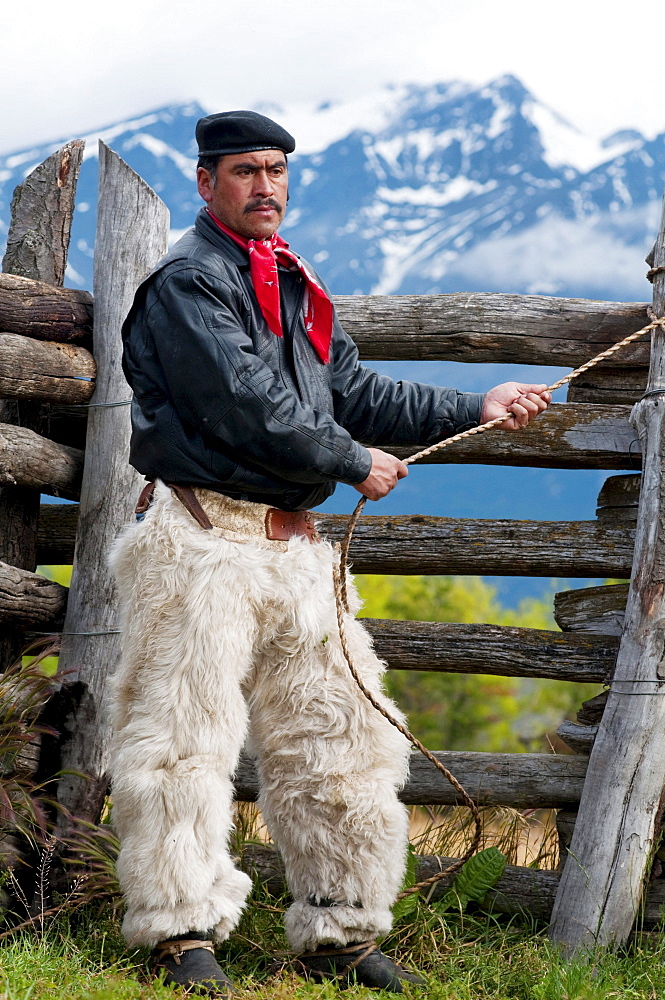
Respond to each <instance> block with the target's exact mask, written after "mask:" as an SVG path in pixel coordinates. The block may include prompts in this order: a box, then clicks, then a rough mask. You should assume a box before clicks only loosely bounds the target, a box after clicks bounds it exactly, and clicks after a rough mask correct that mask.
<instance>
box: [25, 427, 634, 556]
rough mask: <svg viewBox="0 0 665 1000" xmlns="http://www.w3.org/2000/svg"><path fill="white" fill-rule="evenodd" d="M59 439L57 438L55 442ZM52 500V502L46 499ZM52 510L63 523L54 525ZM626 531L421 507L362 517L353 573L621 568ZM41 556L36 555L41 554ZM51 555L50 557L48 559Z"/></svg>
mask: <svg viewBox="0 0 665 1000" xmlns="http://www.w3.org/2000/svg"><path fill="white" fill-rule="evenodd" d="M58 447H63V446H58ZM47 506H49V507H50V506H51V505H47ZM48 517H49V518H50V519H51V520H49V521H48V522H47V523H46V524H45V526H44V529H43V530H42V531H41V532H40V541H39V546H40V552H41V553H44V552H46V551H49V552H51V553H52V556H53V558H55V555H58V554H60V555H61V556H62V558H59V559H55V561H56V562H67V561H69V560H68V556H69V553H70V552H71V544H72V534H71V533H72V532H73V531H74V523H75V514H74V513H73V510H72V509H71V508H70V509H69V510H68V511H67V512H66V513H65V512H63V511H62V510H61V509H58V507H54V509H53V510H51V511H49V512H48ZM58 518H63V519H65V520H66V522H67V523H66V525H62V526H59V527H57V528H56V526H55V525H56V521H57V519H58ZM317 523H318V525H319V528H320V530H321V531H322V533H323V534H324V535H326V536H327V537H328V538H330V539H331V541H339V540H340V539H341V538H342V537H343V535H344V532H345V530H346V524H347V519H346V517H344V516H343V515H341V514H325V515H324V514H322V515H320V516H319V517H317ZM632 544H633V533H632V531H631V530H630V529H624V528H614V527H612V528H603V527H601V526H599V524H598V522H597V521H490V520H484V519H479V520H476V519H472V518H448V517H430V516H425V515H419V514H416V515H400V516H383V517H381V516H379V515H376V514H373V515H371V516H367V517H364V518H361V520H360V523H359V525H358V527H357V529H356V532H355V534H354V538H353V543H352V546H351V560H352V563H353V570H354V572H356V573H396V574H400V575H401V574H407V575H408V574H411V573H416V574H432V575H442V574H444V575H445V574H447V573H459V574H476V573H482V574H497V575H502V576H521V575H522V576H551V575H559V576H621V575H624V576H627V575H628V573H629V572H630V564H631V554H632ZM44 561H45V560H44V559H43V558H41V556H40V562H44ZM49 561H53V560H49Z"/></svg>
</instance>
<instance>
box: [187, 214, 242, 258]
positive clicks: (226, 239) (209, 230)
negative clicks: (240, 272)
mask: <svg viewBox="0 0 665 1000" xmlns="http://www.w3.org/2000/svg"><path fill="white" fill-rule="evenodd" d="M194 229H195V230H196V232H197V233H198V234H199V236H202V237H203V239H204V240H207V241H208V243H212V245H213V246H214V247H216V248H217V249H218V250H221V251H223V253H224V256H225V257H226V259H227V260H230V261H231V262H232V263H233V264H237V265H238V267H249V254H248V253H247V252H246V251H245V250H243V249H242V247H241V246H239V245H238V244H237V243H236V242H235V241H234V240H232V239H231V237H230V236H227V235H226V233H224V232H222V230H221V229H220V228H219V226H216V225H215V223H214V222H213V221H212V219H211V218H210V216H209V215H208V213H207V212H206V210H205V208H202V209H201V211H200V212H199V214H198V215H197V216H196V221H195V223H194Z"/></svg>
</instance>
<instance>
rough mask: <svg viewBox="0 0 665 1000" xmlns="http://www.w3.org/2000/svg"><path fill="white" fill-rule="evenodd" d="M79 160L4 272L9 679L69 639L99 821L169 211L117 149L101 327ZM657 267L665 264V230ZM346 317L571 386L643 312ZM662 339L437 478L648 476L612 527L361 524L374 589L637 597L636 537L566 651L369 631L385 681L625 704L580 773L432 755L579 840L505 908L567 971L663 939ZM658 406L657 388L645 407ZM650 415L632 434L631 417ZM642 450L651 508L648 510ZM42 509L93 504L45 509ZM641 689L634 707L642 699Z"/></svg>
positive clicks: (501, 298)
mask: <svg viewBox="0 0 665 1000" xmlns="http://www.w3.org/2000/svg"><path fill="white" fill-rule="evenodd" d="M81 155H82V144H81V143H71V144H69V145H68V146H67V147H64V149H63V150H60V151H59V152H58V153H56V154H54V156H52V157H51V158H50V159H49V160H47V161H46V162H45V163H44V164H42V165H41V166H40V167H38V168H37V169H36V170H35V171H34V172H33V173H32V174H31V175H30V176H29V177H28V178H27V179H26V181H25V182H24V184H23V185H22V186H21V187H20V188H18V189H17V194H16V195H15V198H14V202H13V205H12V209H13V216H12V224H11V230H10V234H9V243H8V251H7V255H6V256H5V260H4V265H3V267H4V273H3V274H2V275H0V330H1V331H3V332H0V396H2V397H3V399H4V401H3V402H2V403H0V420H1V421H2V422H0V484H2V486H1V488H0V558H1V559H2V562H0V621H1V622H2V625H3V635H4V638H3V641H2V644H1V645H0V652H1V653H2V657H3V660H4V662H5V663H6V662H10V661H11V660H12V659H13V658H15V657H16V655H17V653H18V652H20V650H21V649H22V648H23V647H24V646H25V643H26V634H27V633H29V632H30V631H31V630H32V631H38V632H51V631H54V632H59V633H61V635H62V653H61V666H62V667H63V668H64V669H66V670H67V671H69V672H70V673H69V676H70V678H73V679H74V683H72V682H71V681H70V683H69V691H70V702H69V709H68V715H67V717H66V718H63V719H62V720H61V722H62V734H63V737H62V741H61V747H60V752H59V754H58V759H57V760H50V761H42V762H41V765H40V767H41V773H42V774H43V773H45V772H48V771H49V768H50V773H54V772H55V771H56V770H58V769H59V768H65V769H71V770H76V771H81V772H84V773H85V774H87V775H88V776H89V777H88V779H87V780H83V779H82V778H79V777H76V776H73V775H69V776H65V777H62V778H61V779H60V784H59V793H58V794H59V799H60V802H61V803H62V805H64V806H65V807H66V808H67V809H68V810H70V811H71V813H72V814H74V815H76V816H79V817H82V818H84V819H87V820H90V821H93V822H94V821H95V820H96V819H97V818H98V816H99V811H100V809H101V806H102V803H103V799H104V795H105V794H106V788H107V783H106V776H105V770H106V761H107V744H108V723H107V721H106V715H105V710H104V699H105V692H106V685H107V680H108V677H109V674H110V672H111V671H112V669H113V665H114V662H115V661H116V658H117V655H118V643H119V636H118V619H117V611H116V600H115V595H114V592H113V584H112V581H111V578H110V575H109V572H108V569H107V567H106V562H105V558H104V553H105V551H106V549H107V548H108V546H109V544H110V542H111V541H112V539H113V537H114V536H115V535H116V533H117V532H118V530H119V529H120V527H121V525H122V524H123V523H125V522H126V521H127V520H128V519H129V518H130V516H131V512H132V509H133V506H134V503H135V499H136V496H137V494H138V492H139V487H140V480H139V477H138V475H137V474H136V473H135V472H134V471H133V470H132V469H131V468H130V467H129V465H128V463H127V448H128V438H129V407H128V406H127V405H125V402H126V400H127V399H128V397H129V395H130V391H129V389H128V386H127V385H126V383H125V381H124V378H123V376H122V371H121V368H120V353H121V352H120V324H121V321H122V317H123V316H124V314H125V313H126V312H127V310H128V308H129V304H130V302H131V299H132V295H133V291H134V288H135V287H136V285H137V284H138V282H139V281H140V280H141V278H142V277H143V276H144V275H145V274H146V273H147V272H148V270H149V269H150V267H151V266H152V264H153V263H154V262H155V261H156V260H157V259H158V258H159V256H160V255H161V253H162V252H163V250H164V248H165V246H166V239H167V233H168V213H167V211H166V208H165V206H164V205H163V204H162V203H161V201H160V200H159V199H158V198H157V196H156V195H155V194H154V192H152V191H151V190H150V189H149V188H148V187H147V186H146V185H145V183H144V182H143V181H142V180H141V179H140V178H139V177H138V176H137V175H136V174H134V173H133V171H131V170H130V168H129V167H128V166H127V165H126V164H124V163H123V161H122V160H120V158H119V157H118V156H117V155H116V154H115V153H113V152H112V151H111V150H109V149H108V148H107V147H106V146H104V145H103V144H100V153H99V156H100V182H99V207H98V229H97V240H96V254H95V277H94V307H93V298H92V296H91V295H89V294H88V293H87V292H81V291H72V290H68V289H64V288H62V287H61V284H62V278H63V274H64V263H65V261H66V251H67V243H68V239H69V227H70V224H71V214H72V210H73V203H74V192H75V186H76V177H77V173H78V166H79V164H80V160H81ZM652 264H654V265H655V266H656V268H658V267H660V266H661V265H663V264H665V241H664V239H663V233H662V231H661V234H660V237H659V241H658V243H657V245H656V248H655V257H654V259H653V260H652ZM654 287H655V291H656V297H655V299H654V309H655V310H656V315H662V314H663V302H662V301H661V299H660V298H659V297H658V296H659V295H660V294H661V291H662V290H663V288H665V278H664V277H663V276H662V275H661V274H660V272H658V273H657V274H656V278H655V286H654ZM336 305H337V308H338V310H339V314H340V318H341V321H342V323H343V324H344V326H345V327H346V329H347V330H348V331H349V333H350V334H351V335H352V336H353V337H354V339H355V341H356V343H357V344H358V346H359V349H360V352H361V356H362V357H363V358H365V359H369V360H376V359H409V360H412V359H430V360H431V359H444V360H455V361H473V362H477V361H494V362H497V361H500V362H510V363H531V364H547V365H551V364H560V365H571V366H572V365H578V364H580V363H581V362H583V361H585V360H587V359H588V358H589V357H591V356H592V355H594V354H596V353H598V352H599V351H601V350H603V349H605V348H606V347H608V346H609V345H610V344H612V343H614V342H615V341H617V340H619V339H620V338H621V337H623V336H625V335H626V334H628V333H630V332H632V331H633V330H635V329H638V328H639V327H641V326H643V325H645V323H647V322H648V315H647V306H646V305H645V304H638V303H618V302H596V301H587V300H578V299H564V298H548V297H539V296H519V295H495V294H478V293H474V294H470V295H466V294H454V295H437V296H422V297H421V296H394V297H392V296H387V297H384V296H370V297H357V296H338V297H337V298H336ZM93 311H94V322H93ZM652 339H653V350H652V360H651V364H652V369H651V374H649V359H650V349H649V343H648V340H646V341H645V342H644V343H634V344H632V345H631V346H630V347H629V348H628V349H627V350H626V351H624V352H622V353H620V354H619V355H617V356H615V357H614V358H612V360H611V364H610V365H600V366H598V367H597V368H594V369H593V370H592V371H590V372H589V373H588V374H587V375H586V376H585V377H584V378H583V379H580V380H579V381H578V382H576V383H574V385H573V386H572V388H571V389H570V390H569V395H568V401H567V402H566V403H555V404H553V405H552V406H551V407H550V409H549V410H548V411H547V412H546V413H545V414H544V415H542V416H541V417H539V419H538V420H537V421H535V422H534V423H533V424H532V425H531V426H530V427H529V428H528V429H526V430H524V431H523V432H521V433H520V434H511V433H509V432H506V431H502V430H501V429H498V430H494V431H493V432H492V433H491V434H487V435H481V436H478V437H475V438H472V439H470V440H467V441H464V442H462V443H460V444H458V445H455V446H453V447H450V448H448V449H446V450H444V451H442V452H439V453H437V454H435V455H434V456H432V458H431V459H430V461H432V462H478V463H482V464H499V465H528V466H539V467H543V468H587V469H588V468H593V469H608V470H633V471H632V472H629V473H625V474H622V475H613V476H610V477H609V478H608V479H607V481H606V483H605V485H604V486H603V488H602V490H601V493H600V496H599V499H598V516H597V519H596V520H593V521H575V522H566V521H563V522H540V521H508V520H501V521H493V520H476V519H461V518H446V517H431V516H427V517H425V516H420V515H413V516H380V515H379V516H372V517H367V518H365V519H364V520H362V521H361V523H360V525H359V526H358V528H357V530H356V533H355V537H354V541H353V545H352V549H351V558H352V561H353V565H354V569H355V570H356V571H357V572H360V573H399V574H409V573H418V574H449V573H452V574H455V573H460V574H501V575H506V574H514V575H528V576H539V575H544V576H548V577H550V576H563V577H568V578H571V577H589V576H593V577H600V576H612V577H628V576H630V574H631V568H632V566H633V558H634V557H633V550H634V547H635V538H636V532H637V537H638V553H639V562H638V565H637V571H636V572H635V573H634V574H633V582H632V583H631V585H630V588H629V586H628V585H617V586H613V587H596V588H587V589H583V590H574V591H568V592H565V593H563V594H559V595H557V599H556V601H555V617H556V619H557V622H558V623H559V625H560V627H561V628H562V630H563V631H562V632H560V633H559V632H549V631H542V630H537V629H526V628H512V627H500V626H494V625H461V624H440V623H430V622H396V621H383V620H380V621H379V620H373V621H372V620H370V621H368V622H367V624H368V626H369V629H370V631H371V633H372V635H373V637H374V640H375V644H376V649H377V651H378V653H379V655H380V656H382V657H384V658H385V659H386V660H387V662H388V665H389V667H390V668H391V669H400V670H441V671H448V672H463V673H483V674H500V675H504V676H513V677H547V678H551V679H555V680H557V679H558V680H566V681H578V682H586V681H595V682H598V683H606V684H610V685H611V686H610V689H609V692H608V693H606V694H605V695H603V696H601V697H600V698H599V699H594V703H592V704H590V705H587V706H586V707H585V708H584V709H582V710H581V712H580V716H579V718H578V721H577V722H576V723H572V722H568V723H564V724H563V726H562V727H561V730H560V735H561V737H562V739H563V740H564V741H565V742H567V743H568V745H569V746H570V747H571V748H572V749H573V750H574V751H575V754H574V755H563V754H562V755H557V754H544V753H525V754H489V753H470V752H468V753H467V752H464V753H463V752H441V753H440V754H439V756H440V757H441V759H442V760H443V761H444V762H445V764H446V766H447V767H449V768H450V769H451V770H452V771H453V772H454V773H455V774H456V775H457V777H458V778H459V779H460V780H461V781H462V783H463V784H464V786H465V787H466V788H467V789H468V791H469V792H470V793H471V794H472V795H473V796H474V797H475V798H476V799H477V801H479V802H481V803H488V804H504V805H511V806H516V807H518V808H538V807H550V808H556V809H559V810H561V812H560V824H559V825H560V833H561V836H562V838H563V840H564V842H568V841H569V840H570V836H571V835H572V836H573V843H572V847H571V852H570V854H569V856H568V860H567V862H566V865H565V868H564V870H563V873H562V872H545V871H533V870H530V869H526V868H525V869H520V868H516V867H509V868H508V869H507V871H506V874H505V875H504V877H503V878H502V880H501V882H500V883H499V885H498V886H497V888H496V890H495V891H494V892H493V893H492V900H491V901H492V904H493V905H494V907H495V908H496V909H498V910H504V911H506V912H517V911H519V910H520V909H526V910H529V911H530V912H532V913H533V914H534V915H536V916H538V917H543V918H549V917H550V916H551V915H552V914H553V923H552V936H553V938H554V939H555V940H557V941H561V942H563V943H564V944H565V945H566V947H567V948H568V949H569V950H571V951H572V950H575V949H577V948H579V947H581V946H585V945H588V944H590V943H594V942H599V943H601V944H609V943H613V942H617V941H621V940H624V939H625V938H626V937H627V936H628V934H629V932H630V930H631V927H632V925H633V923H634V920H635V918H636V916H637V915H638V912H639V911H640V906H641V904H642V903H643V901H644V908H643V910H642V911H641V915H640V919H643V920H645V921H646V922H647V923H649V922H654V921H657V920H658V919H659V918H660V908H661V906H662V904H663V903H664V902H665V881H663V880H660V881H659V880H656V881H653V882H651V883H650V884H649V887H648V891H647V892H646V894H644V892H643V887H644V885H645V881H646V876H647V875H648V872H649V869H650V861H651V853H650V852H651V849H652V847H653V845H654V843H655V839H656V837H657V835H658V832H659V829H660V821H661V813H662V807H661V804H660V799H661V795H662V792H663V787H664V785H665V756H664V755H663V752H662V746H661V743H662V740H663V738H664V737H663V736H662V735H661V732H663V727H662V724H661V719H660V713H662V712H665V702H662V701H661V699H660V698H659V697H658V695H659V694H660V693H662V690H661V689H662V685H663V684H665V681H664V680H661V661H662V660H663V638H662V635H663V632H662V629H663V625H662V622H663V621H665V613H664V612H665V609H664V608H663V607H662V604H663V592H664V591H665V569H663V568H662V567H665V512H663V513H662V514H661V510H660V503H661V502H662V498H661V492H662V485H661V484H662V483H663V482H664V479H663V476H662V470H661V458H660V445H659V442H660V437H659V433H660V432H659V430H658V429H657V428H656V430H654V428H653V426H652V425H653V421H654V420H656V421H657V420H659V419H660V414H661V411H662V409H663V407H662V400H663V396H662V395H660V391H661V388H662V387H663V386H665V377H664V376H663V375H662V374H661V372H662V371H665V363H663V361H662V355H663V336H662V331H658V332H657V333H655V334H654V335H653V338H652ZM647 386H648V387H649V389H650V390H651V391H650V393H649V394H648V395H647V396H646V397H645V398H644V399H642V397H643V394H644V392H645V389H646V388H647ZM663 391H665V389H664V390H663ZM640 399H642V401H641V402H639V403H638V405H637V407H636V408H635V411H634V412H635V414H636V415H637V423H635V424H634V423H631V419H630V417H631V405H632V404H634V403H636V402H637V401H638V400H640ZM394 451H395V453H396V454H402V453H404V452H405V450H404V449H397V448H396V449H394ZM643 452H644V454H645V455H647V460H645V468H646V472H645V480H647V481H648V483H649V489H648V491H647V493H645V491H644V490H643V491H642V497H641V498H640V481H641V479H642V476H641V475H640V473H639V469H640V468H641V465H642V453H643ZM647 474H648V477H647ZM39 493H45V494H50V495H53V496H56V497H63V498H66V499H69V500H75V501H77V503H75V504H66V505H53V504H47V505H41V506H40V505H39ZM320 521H321V527H322V529H323V531H324V532H325V533H326V534H327V535H328V536H329V537H331V538H333V539H339V538H340V537H341V535H342V533H343V529H344V522H345V519H344V518H342V517H339V516H331V515H324V516H322V517H321V518H320ZM71 562H73V564H74V574H73V581H72V587H71V590H70V591H69V593H68V592H67V590H66V588H64V587H61V586H60V585H58V584H56V583H54V582H52V581H49V580H46V579H45V578H44V577H42V576H40V575H38V574H36V573H35V572H34V570H35V567H36V565H37V564H38V563H39V564H47V563H55V564H60V563H71ZM627 602H628V608H629V611H628V616H626V605H627ZM617 662H618V664H619V666H617ZM640 664H641V665H642V666H641V667H640ZM640 671H641V672H640ZM613 678H614V680H613ZM622 684H623V685H624V686H623V687H622ZM635 684H637V690H635ZM631 685H632V687H631ZM629 690H630V691H631V692H632V693H633V694H636V693H639V694H640V697H632V698H631V697H626V693H627V692H628V691H629ZM605 703H606V704H605ZM661 705H663V708H662V709H661V707H660V706H661ZM631 743H632V746H633V749H631ZM236 789H237V795H238V797H239V798H241V799H247V800H252V799H254V798H255V797H256V794H257V779H256V775H255V772H254V769H253V765H252V763H251V761H250V760H248V759H243V760H242V762H241V766H240V768H239V770H238V774H237V776H236ZM402 799H403V801H404V802H407V803H420V804H453V803H455V795H454V792H453V790H452V788H451V787H450V786H449V785H447V784H446V783H444V782H443V780H442V779H441V777H440V776H439V775H438V773H436V772H434V771H433V769H432V768H431V767H430V766H429V765H428V764H427V763H426V762H425V761H424V760H421V759H420V758H419V757H415V758H414V759H413V764H412V769H411V777H410V780H409V783H408V784H407V786H406V788H405V790H404V792H403V795H402ZM580 804H581V806H580ZM578 807H579V808H581V811H580V814H579V818H578V819H577V822H575V820H576V816H577V810H578ZM60 822H61V826H63V825H64V826H65V827H66V823H64V821H62V820H61V821H60ZM573 831H574V832H573ZM249 860H250V862H251V865H252V867H253V869H254V870H255V871H256V872H258V873H259V875H260V876H261V877H262V878H265V879H267V880H268V881H269V882H270V881H275V880H277V881H279V880H280V879H281V877H282V876H281V873H280V868H279V860H278V858H277V857H276V856H275V855H274V854H272V853H271V852H270V851H268V850H267V849H264V848H258V847H257V848H255V849H254V850H253V853H252V856H251V858H250V859H249ZM442 860H443V863H445V859H434V858H422V859H421V862H420V868H421V873H422V874H423V875H424V876H426V875H428V874H431V873H432V871H434V870H436V869H437V867H438V866H439V865H440V864H441V862H442ZM440 891H443V887H440V888H439V889H437V892H440Z"/></svg>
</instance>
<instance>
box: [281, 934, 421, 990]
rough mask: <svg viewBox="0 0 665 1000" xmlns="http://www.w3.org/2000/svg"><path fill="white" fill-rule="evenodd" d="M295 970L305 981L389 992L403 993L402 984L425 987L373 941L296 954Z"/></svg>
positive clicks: (325, 946) (325, 947)
mask: <svg viewBox="0 0 665 1000" xmlns="http://www.w3.org/2000/svg"><path fill="white" fill-rule="evenodd" d="M296 969H297V971H298V972H300V973H301V974H302V975H304V976H305V977H306V978H310V979H316V980H318V981H321V980H324V979H338V980H340V981H341V982H344V983H360V984H361V985H362V986H369V987H373V988H374V989H377V990H387V991H388V992H389V993H403V992H404V991H403V989H402V983H413V985H414V986H424V985H425V981H424V980H423V979H421V978H420V976H416V975H414V974H413V973H412V972H407V971H406V969H403V968H402V967H401V966H400V965H397V964H396V963H395V962H393V961H392V959H390V958H388V956H387V955H384V954H383V953H382V952H380V951H379V946H378V945H377V943H376V941H360V942H358V941H354V942H352V943H351V944H348V945H346V946H345V947H343V948H333V947H330V946H328V945H323V946H322V947H321V948H317V949H316V951H306V952H303V953H302V955H298V958H297V959H296Z"/></svg>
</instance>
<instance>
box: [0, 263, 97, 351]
mask: <svg viewBox="0 0 665 1000" xmlns="http://www.w3.org/2000/svg"><path fill="white" fill-rule="evenodd" d="M0 330H2V331H3V332H5V333H17V334H20V335H21V336H24V337H34V338H36V339H37V340H55V341H58V342H60V343H65V342H67V341H80V340H88V339H89V338H90V333H91V331H92V295H91V294H90V292H85V291H82V290H79V289H75V288H57V287H56V286H55V285H49V284H47V283H46V282H45V281H35V280H32V279H30V278H27V277H22V276H17V275H11V274H3V275H1V276H0Z"/></svg>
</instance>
